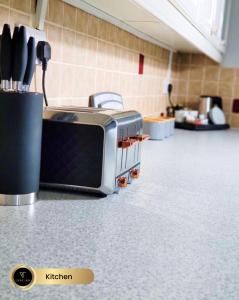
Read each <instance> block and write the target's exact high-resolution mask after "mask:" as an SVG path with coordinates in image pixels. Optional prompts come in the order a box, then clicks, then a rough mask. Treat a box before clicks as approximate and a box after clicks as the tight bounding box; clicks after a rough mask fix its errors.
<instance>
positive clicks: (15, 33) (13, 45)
mask: <svg viewBox="0 0 239 300" xmlns="http://www.w3.org/2000/svg"><path fill="white" fill-rule="evenodd" d="M18 33H19V27H18V26H15V27H14V31H13V35H12V74H13V68H14V65H15V51H16V46H17V38H18Z"/></svg>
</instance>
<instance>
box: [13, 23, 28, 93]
mask: <svg viewBox="0 0 239 300" xmlns="http://www.w3.org/2000/svg"><path fill="white" fill-rule="evenodd" d="M27 55H28V52H27V34H26V27H24V26H21V27H20V29H19V32H18V34H17V38H16V45H15V49H14V59H13V61H14V65H13V68H12V80H13V89H14V90H15V91H21V90H22V81H23V78H24V75H25V71H26V67H27Z"/></svg>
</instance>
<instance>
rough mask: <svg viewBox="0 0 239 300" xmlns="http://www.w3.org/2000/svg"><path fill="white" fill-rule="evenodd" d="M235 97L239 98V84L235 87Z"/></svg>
mask: <svg viewBox="0 0 239 300" xmlns="http://www.w3.org/2000/svg"><path fill="white" fill-rule="evenodd" d="M233 97H234V98H239V84H236V85H234V86H233Z"/></svg>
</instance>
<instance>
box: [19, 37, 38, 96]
mask: <svg viewBox="0 0 239 300" xmlns="http://www.w3.org/2000/svg"><path fill="white" fill-rule="evenodd" d="M27 52H28V57H27V67H26V72H25V75H24V79H23V88H22V90H24V91H29V88H30V85H31V81H32V77H33V74H34V72H35V67H36V43H35V38H34V37H32V36H31V37H30V38H29V40H28V43H27Z"/></svg>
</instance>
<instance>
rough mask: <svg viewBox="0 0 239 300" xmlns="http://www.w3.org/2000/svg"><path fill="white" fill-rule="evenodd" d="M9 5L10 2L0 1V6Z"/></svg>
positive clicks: (8, 0) (7, 0)
mask: <svg viewBox="0 0 239 300" xmlns="http://www.w3.org/2000/svg"><path fill="white" fill-rule="evenodd" d="M9 3H10V0H0V4H4V5H9ZM1 9H2V8H1Z"/></svg>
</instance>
